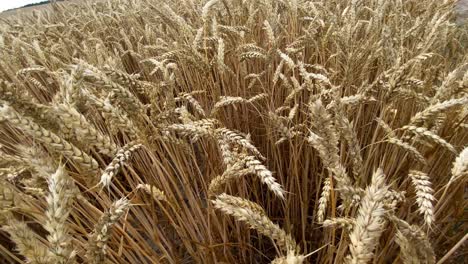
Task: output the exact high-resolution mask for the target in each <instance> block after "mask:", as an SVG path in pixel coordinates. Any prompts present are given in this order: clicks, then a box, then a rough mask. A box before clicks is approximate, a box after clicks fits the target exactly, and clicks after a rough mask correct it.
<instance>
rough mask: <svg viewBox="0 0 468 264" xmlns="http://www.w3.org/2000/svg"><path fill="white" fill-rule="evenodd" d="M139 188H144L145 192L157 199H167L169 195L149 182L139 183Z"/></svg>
mask: <svg viewBox="0 0 468 264" xmlns="http://www.w3.org/2000/svg"><path fill="white" fill-rule="evenodd" d="M136 188H137V189H141V190H143V191H144V192H145V193H147V194H149V195H151V196H152V197H153V199H155V200H157V201H167V197H166V195H165V194H164V192H163V191H161V190H160V189H159V188H157V187H156V186H153V185H149V184H138V185H137V187H136Z"/></svg>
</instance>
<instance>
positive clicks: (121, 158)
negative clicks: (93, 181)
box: [99, 142, 142, 187]
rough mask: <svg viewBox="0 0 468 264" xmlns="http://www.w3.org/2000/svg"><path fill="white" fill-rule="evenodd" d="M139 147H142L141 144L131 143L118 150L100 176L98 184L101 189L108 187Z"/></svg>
mask: <svg viewBox="0 0 468 264" xmlns="http://www.w3.org/2000/svg"><path fill="white" fill-rule="evenodd" d="M140 147H142V145H141V144H137V143H134V142H132V143H129V144H127V145H125V146H124V147H123V148H121V149H119V151H117V154H115V157H114V159H112V161H111V163H109V165H107V167H106V168H105V169H104V173H103V174H102V175H101V180H100V182H99V183H100V184H102V186H103V187H109V185H110V183H111V181H112V178H113V177H114V176H115V175H116V174H117V173H118V172H119V169H120V167H122V166H123V165H124V164H125V162H126V161H127V160H128V159H129V158H130V155H131V154H132V152H134V151H135V150H137V149H139V148H140Z"/></svg>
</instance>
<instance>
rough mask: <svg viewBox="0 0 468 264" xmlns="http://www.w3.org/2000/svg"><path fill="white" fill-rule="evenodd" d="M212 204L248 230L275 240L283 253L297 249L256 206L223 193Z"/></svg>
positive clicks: (289, 238) (293, 242)
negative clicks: (244, 225) (247, 226)
mask: <svg viewBox="0 0 468 264" xmlns="http://www.w3.org/2000/svg"><path fill="white" fill-rule="evenodd" d="M212 202H213V205H214V207H215V208H216V209H218V210H220V211H222V212H223V213H225V214H228V215H232V216H233V217H234V218H235V219H236V220H238V221H241V222H245V223H247V224H248V225H249V226H250V228H252V229H255V230H257V231H258V232H259V233H261V234H262V235H265V236H267V237H269V238H271V239H273V240H275V241H276V244H277V245H278V246H279V247H280V248H281V249H283V250H284V251H288V250H296V249H297V248H298V246H297V244H296V242H295V241H294V239H293V238H292V237H291V235H289V234H287V233H286V231H284V230H283V229H281V228H280V227H279V226H278V225H276V224H274V223H273V222H272V221H271V220H270V219H269V218H268V217H267V215H266V213H265V211H264V210H263V208H261V207H260V206H259V205H258V204H256V203H254V202H251V201H248V200H245V199H242V198H240V197H234V196H230V195H227V194H225V193H223V194H220V195H218V196H216V200H213V201H212Z"/></svg>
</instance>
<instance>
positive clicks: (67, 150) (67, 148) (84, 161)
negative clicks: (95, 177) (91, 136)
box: [0, 104, 99, 173]
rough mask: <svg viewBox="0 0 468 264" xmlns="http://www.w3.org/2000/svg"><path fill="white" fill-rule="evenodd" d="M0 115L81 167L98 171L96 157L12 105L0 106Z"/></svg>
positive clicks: (0, 117)
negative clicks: (17, 110)
mask: <svg viewBox="0 0 468 264" xmlns="http://www.w3.org/2000/svg"><path fill="white" fill-rule="evenodd" d="M0 115H1V116H0V120H8V122H10V123H11V124H13V125H15V126H16V127H18V128H19V129H21V130H23V132H26V133H27V134H29V135H30V136H32V137H34V138H35V139H37V140H39V141H40V142H43V143H44V144H45V145H46V146H48V147H50V148H52V149H53V150H55V151H57V152H59V153H61V154H63V155H64V156H65V157H67V158H69V159H71V160H72V161H74V162H75V163H76V164H77V165H79V166H80V167H83V168H86V169H88V170H91V171H92V172H94V173H95V172H97V170H98V168H99V165H98V163H97V161H96V160H94V158H92V157H91V156H89V155H88V154H86V153H84V152H83V151H81V150H80V149H78V148H77V147H75V146H74V145H73V144H71V143H69V142H68V141H66V140H64V139H62V138H60V137H59V136H57V135H56V134H54V133H53V132H51V131H49V130H47V129H45V128H43V127H41V126H39V125H38V124H36V123H34V122H33V121H32V120H30V119H29V118H26V117H23V116H21V115H20V114H18V112H16V111H15V109H13V108H12V107H10V106H8V105H5V104H4V105H3V106H0Z"/></svg>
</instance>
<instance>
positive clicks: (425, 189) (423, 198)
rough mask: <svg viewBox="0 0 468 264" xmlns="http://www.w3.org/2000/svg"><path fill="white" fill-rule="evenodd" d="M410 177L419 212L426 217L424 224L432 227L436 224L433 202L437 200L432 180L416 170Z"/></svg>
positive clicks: (411, 172) (410, 173)
mask: <svg viewBox="0 0 468 264" xmlns="http://www.w3.org/2000/svg"><path fill="white" fill-rule="evenodd" d="M409 177H410V178H411V182H412V183H413V186H414V188H415V189H416V203H417V204H418V206H419V209H418V211H419V212H420V213H421V214H422V215H424V222H425V223H426V224H427V225H428V226H430V225H431V224H432V223H433V222H434V206H433V205H432V201H434V200H435V198H434V196H433V193H434V190H433V189H432V188H431V181H430V178H429V176H427V174H426V173H424V172H421V171H415V170H412V171H410V172H409Z"/></svg>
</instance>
